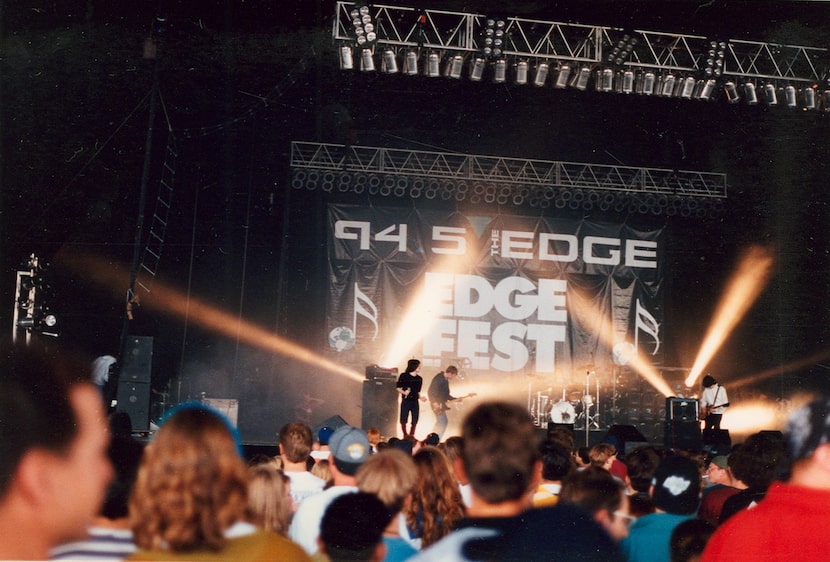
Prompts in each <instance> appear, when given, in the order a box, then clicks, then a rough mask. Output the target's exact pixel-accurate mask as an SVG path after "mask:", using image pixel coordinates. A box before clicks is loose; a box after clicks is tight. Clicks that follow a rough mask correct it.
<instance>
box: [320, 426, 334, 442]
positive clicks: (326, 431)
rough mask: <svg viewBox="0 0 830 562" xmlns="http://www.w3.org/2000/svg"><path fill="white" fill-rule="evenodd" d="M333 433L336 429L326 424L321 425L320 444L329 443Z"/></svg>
mask: <svg viewBox="0 0 830 562" xmlns="http://www.w3.org/2000/svg"><path fill="white" fill-rule="evenodd" d="M332 433H334V430H333V429H332V428H330V427H329V426H327V425H324V426H323V427H321V428H320V431H318V432H317V440H318V441H319V442H320V445H328V444H329V439H331V434H332Z"/></svg>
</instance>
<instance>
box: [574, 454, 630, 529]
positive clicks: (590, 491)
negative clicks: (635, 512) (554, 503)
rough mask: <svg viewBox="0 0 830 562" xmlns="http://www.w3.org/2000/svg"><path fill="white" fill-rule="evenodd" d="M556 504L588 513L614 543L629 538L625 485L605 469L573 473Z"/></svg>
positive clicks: (628, 514) (628, 512) (590, 469)
mask: <svg viewBox="0 0 830 562" xmlns="http://www.w3.org/2000/svg"><path fill="white" fill-rule="evenodd" d="M559 501H561V502H564V503H569V504H573V505H577V506H579V507H581V508H582V509H584V510H585V511H587V512H589V513H590V514H591V515H592V516H593V518H594V521H596V522H597V523H599V524H600V525H602V527H603V528H604V529H605V531H606V532H607V533H608V534H609V535H610V536H611V538H613V539H614V540H615V541H621V540H622V539H624V538H625V537H627V536H628V526H629V524H630V523H631V521H633V520H634V518H633V517H631V513H630V509H629V501H628V496H627V495H626V493H625V486H624V485H623V484H622V483H621V482H620V481H619V480H616V479H615V478H614V477H613V476H611V473H609V472H608V471H607V470H603V469H601V468H597V467H594V466H592V467H589V468H587V469H585V470H577V471H574V472H572V473H571V474H569V475H568V476H567V477H566V478H565V480H564V482H563V483H562V491H561V492H560V493H559Z"/></svg>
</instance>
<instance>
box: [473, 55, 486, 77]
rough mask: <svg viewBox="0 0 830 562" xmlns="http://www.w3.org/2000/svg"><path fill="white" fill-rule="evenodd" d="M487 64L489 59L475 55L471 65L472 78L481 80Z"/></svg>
mask: <svg viewBox="0 0 830 562" xmlns="http://www.w3.org/2000/svg"><path fill="white" fill-rule="evenodd" d="M485 66H487V59H485V58H484V57H475V58H474V59H473V64H471V65H470V80H472V81H473V82H480V81H481V78H482V76H484V67H485Z"/></svg>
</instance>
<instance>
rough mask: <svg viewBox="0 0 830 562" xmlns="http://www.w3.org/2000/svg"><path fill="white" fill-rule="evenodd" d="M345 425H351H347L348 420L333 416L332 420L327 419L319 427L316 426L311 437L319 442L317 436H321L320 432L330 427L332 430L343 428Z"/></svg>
mask: <svg viewBox="0 0 830 562" xmlns="http://www.w3.org/2000/svg"><path fill="white" fill-rule="evenodd" d="M344 425H349V424H348V423H346V420H344V419H343V418H341V417H340V416H332V417H330V418H326V419H324V420H323V421H321V422H320V423H318V424H317V425H315V426H314V427H313V428H312V429H311V437H312V438H313V439H314V440H315V441H317V436H318V435H319V434H320V430H321V429H323V428H324V427H330V428H332V429H337V428H338V427H343V426H344Z"/></svg>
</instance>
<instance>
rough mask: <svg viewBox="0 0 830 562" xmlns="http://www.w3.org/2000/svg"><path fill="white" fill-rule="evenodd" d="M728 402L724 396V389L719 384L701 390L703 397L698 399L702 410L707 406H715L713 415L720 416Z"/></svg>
mask: <svg viewBox="0 0 830 562" xmlns="http://www.w3.org/2000/svg"><path fill="white" fill-rule="evenodd" d="M727 402H729V398H728V397H727V396H726V389H725V388H723V387H722V386H721V385H719V384H713V385H712V386H710V387H709V388H704V389H703V396H701V398H700V405H701V407H703V408H706V407H707V406H709V407H711V406H717V407H716V408H713V409H712V413H713V414H722V413H724V412H725V411H726V406H725V404H726V403H727Z"/></svg>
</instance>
